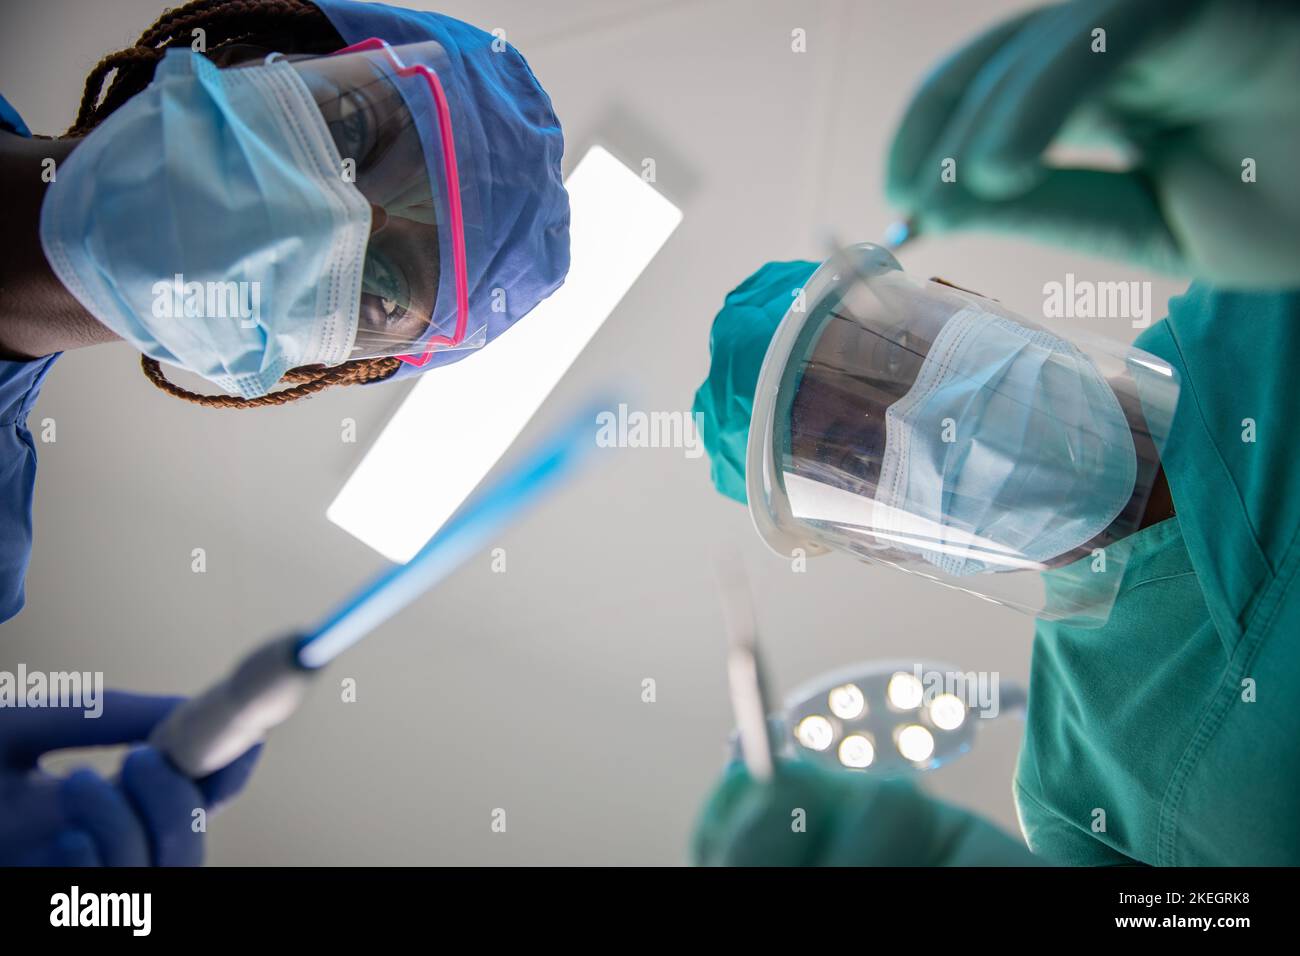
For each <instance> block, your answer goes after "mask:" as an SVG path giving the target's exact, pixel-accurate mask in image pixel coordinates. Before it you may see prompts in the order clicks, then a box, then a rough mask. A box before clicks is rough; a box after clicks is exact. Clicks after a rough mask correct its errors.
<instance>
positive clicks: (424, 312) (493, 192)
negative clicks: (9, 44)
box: [0, 0, 569, 865]
mask: <svg viewBox="0 0 1300 956" xmlns="http://www.w3.org/2000/svg"><path fill="white" fill-rule="evenodd" d="M200 35H201V36H203V37H204V44H203V46H202V49H201V50H200V49H196V48H195V47H194V46H193V45H194V43H195V37H196V36H200ZM0 129H2V130H3V132H0V171H2V172H3V175H0V190H3V200H4V204H5V208H6V210H7V211H8V216H7V218H6V220H5V223H4V226H3V228H4V229H5V230H6V247H7V248H9V249H11V250H14V254H13V255H8V256H6V257H4V259H3V261H0V409H3V412H4V419H3V421H0V441H2V442H4V443H5V444H6V446H7V447H6V449H5V451H4V453H3V455H0V459H2V460H3V466H2V467H0V530H2V531H3V534H2V535H0V541H2V542H3V543H2V544H0V621H4V620H7V619H9V618H11V617H13V616H14V615H16V614H17V613H19V611H20V610H21V609H22V607H23V603H24V600H25V593H24V577H25V574H26V568H27V563H28V557H29V554H30V551H31V543H32V533H33V532H32V520H31V504H32V494H33V488H34V482H35V473H36V448H35V443H34V442H33V439H32V436H31V433H30V431H29V430H28V427H27V416H28V413H29V412H30V410H31V408H32V406H33V405H34V403H35V401H36V399H37V396H38V395H39V392H40V388H41V385H42V383H43V381H44V378H45V376H46V374H47V373H48V371H49V369H50V367H51V365H52V364H53V363H54V362H55V361H56V360H57V358H58V355H59V354H60V353H61V352H62V351H63V350H65V349H68V348H78V347H82V346H88V345H95V344H100V343H104V342H110V341H114V340H117V339H123V340H125V341H127V342H129V343H130V344H131V345H132V346H134V347H135V348H136V349H137V350H139V351H140V352H141V353H142V355H141V362H142V367H143V369H144V372H145V375H146V377H147V378H148V379H149V381H151V382H152V383H153V384H154V385H156V386H157V387H158V388H160V389H162V390H163V391H166V392H167V393H169V394H171V395H173V396H175V397H178V398H182V399H185V400H186V401H189V402H192V403H194V404H198V405H203V406H207V407H214V408H252V407H267V406H274V405H280V404H285V403H287V402H291V401H294V400H296V399H299V398H303V397H307V396H310V395H313V394H316V393H318V392H320V391H321V390H323V389H326V388H330V387H332V386H336V385H352V384H370V383H376V382H382V381H393V380H399V379H404V378H408V377H410V376H413V375H417V374H422V373H424V372H427V371H431V370H436V369H437V368H439V367H441V366H443V365H446V364H448V363H450V362H455V361H458V360H460V359H462V358H464V357H465V356H467V355H468V354H470V352H471V351H473V350H475V349H478V348H483V347H486V346H488V345H490V344H491V342H492V341H493V340H494V339H496V338H497V337H498V336H500V335H502V334H505V333H506V332H508V330H509V329H510V327H511V326H512V325H513V324H514V323H516V322H518V321H520V320H522V319H524V318H525V317H526V316H527V315H528V313H529V312H530V311H531V310H532V309H533V308H534V307H535V306H536V305H537V304H538V303H539V302H541V301H542V300H543V299H545V298H546V297H547V296H549V295H550V294H551V293H552V292H554V291H555V290H556V289H557V288H558V287H559V286H560V285H561V284H562V283H563V281H564V278H565V275H566V273H567V271H568V266H569V242H568V225H569V206H568V197H567V195H566V193H565V190H564V185H563V181H562V177H561V170H560V161H561V157H562V154H563V134H562V132H561V129H560V124H559V120H558V119H557V118H556V116H555V113H554V110H553V108H552V106H551V101H550V98H549V97H548V96H547V94H546V91H545V90H544V89H543V88H542V86H541V84H540V83H539V82H538V81H537V78H536V77H535V76H534V75H533V73H532V71H531V69H530V68H529V66H528V64H527V62H526V61H525V60H524V58H523V57H522V56H521V55H520V54H519V52H518V51H517V50H515V49H514V48H513V47H512V46H510V45H509V44H508V43H505V42H504V41H501V40H498V39H497V38H496V37H494V36H493V35H491V34H489V33H487V32H485V31H483V30H480V29H478V28H476V27H473V26H471V25H469V24H467V23H463V22H461V21H458V20H455V19H452V18H451V17H447V16H443V15H441V14H437V13H431V12H415V11H409V10H403V9H400V8H397V7H390V6H385V5H382V4H373V3H359V2H351V0H322V2H320V3H309V2H306V0H266V2H262V3H250V2H247V0H229V2H227V0H215V2H213V0H199V2H192V3H188V4H186V5H184V6H181V7H178V8H176V9H173V10H168V11H166V12H165V13H163V14H162V16H161V17H160V18H159V20H158V21H157V22H156V23H155V24H154V25H153V26H151V27H150V28H149V29H147V30H146V31H145V32H144V33H143V34H142V35H141V37H140V39H139V40H138V41H137V43H136V45H135V46H134V47H132V48H131V49H128V50H124V51H121V52H119V53H115V54H111V55H109V56H107V57H105V58H104V59H103V60H102V61H101V62H100V63H99V64H98V66H96V68H95V69H94V71H92V73H91V74H90V76H89V77H88V78H87V82H86V92H85V96H84V97H83V99H82V102H81V106H80V109H79V111H78V115H77V119H76V122H75V123H74V124H73V126H72V128H71V129H70V130H69V131H68V133H67V134H66V135H65V136H63V137H60V138H53V139H50V138H34V137H32V136H31V133H30V131H29V130H28V129H27V127H26V126H25V124H24V123H23V121H22V120H21V118H20V117H19V115H18V113H17V111H16V110H15V109H13V107H11V106H10V104H9V103H7V102H5V101H3V100H0ZM50 160H53V161H54V164H55V166H54V168H55V170H56V175H54V176H49V175H48V167H49V161H50ZM168 365H170V366H173V367H178V368H182V369H185V370H188V371H191V372H194V373H197V374H199V375H201V376H203V377H204V378H206V379H208V380H209V381H210V382H211V383H212V384H213V385H214V386H215V390H211V391H206V392H202V393H200V392H194V391H190V390H188V389H185V388H183V387H181V386H180V385H177V384H175V383H174V382H172V381H170V380H169V379H168V377H167V375H166V373H165V371H164V368H165V366H168ZM176 703H177V700H176V699H173V698H152V697H144V696H139V695H132V694H122V693H110V694H109V695H107V697H106V700H105V703H104V710H103V715H102V716H101V717H99V718H98V719H94V720H92V719H84V718H83V716H82V714H80V713H73V712H68V711H66V709H62V708H49V709H23V710H21V711H19V710H10V709H7V708H6V709H4V710H0V820H4V821H6V825H3V826H0V864H13V863H35V864H51V865H75V864H127V865H141V864H146V863H154V864H195V863H198V862H201V860H202V855H203V837H202V834H201V833H196V832H195V831H194V830H193V829H192V828H191V815H192V813H193V811H194V810H195V809H197V808H200V807H211V806H214V805H216V804H219V803H222V802H224V801H225V800H227V799H229V798H231V797H233V796H234V795H235V794H236V793H237V792H238V791H239V789H240V788H242V786H243V785H244V783H245V782H246V780H247V779H248V776H249V773H250V772H251V769H252V765H253V762H254V761H255V759H256V752H255V751H250V752H249V753H248V754H247V755H245V757H244V758H241V759H240V760H239V761H237V762H236V763H235V764H233V765H231V766H230V767H228V768H226V769H225V770H223V771H221V772H220V773H218V774H216V775H214V776H213V777H212V778H208V779H205V780H202V781H197V782H195V781H190V780H189V779H187V778H186V777H184V776H183V775H182V774H179V773H178V772H177V771H176V770H175V768H174V767H172V766H171V765H170V764H168V763H167V762H166V761H165V760H164V759H163V758H162V757H161V755H160V754H159V753H158V752H157V751H156V750H154V749H152V748H150V747H148V746H137V747H136V749H135V750H134V751H133V752H132V753H131V754H130V755H129V756H128V757H127V759H126V762H125V763H124V765H123V769H122V772H121V774H120V775H119V776H118V777H116V778H114V779H111V780H109V779H105V778H102V777H100V776H99V775H98V774H95V773H94V772H92V771H89V770H85V771H78V772H77V773H74V774H72V775H71V776H67V777H60V776H58V775H52V774H49V773H47V772H45V771H44V770H42V769H41V768H40V767H39V766H38V765H37V758H38V757H39V756H40V755H41V754H42V753H44V752H47V751H50V750H56V749H60V748H65V747H79V746H87V745H95V744H102V743H127V744H132V743H136V744H138V743H139V742H141V741H144V740H146V739H147V738H148V736H149V733H150V732H151V730H152V728H153V727H154V726H156V725H157V724H158V723H159V722H160V721H161V720H163V719H164V718H165V717H166V715H167V714H168V713H170V712H171V710H172V709H173V708H174V706H175V705H176Z"/></svg>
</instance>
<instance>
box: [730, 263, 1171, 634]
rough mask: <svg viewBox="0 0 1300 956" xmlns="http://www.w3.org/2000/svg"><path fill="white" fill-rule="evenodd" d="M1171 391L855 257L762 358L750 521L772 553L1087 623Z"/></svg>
mask: <svg viewBox="0 0 1300 956" xmlns="http://www.w3.org/2000/svg"><path fill="white" fill-rule="evenodd" d="M1178 388H1179V386H1178V379H1177V375H1176V373H1175V372H1174V370H1173V369H1172V368H1171V367H1170V366H1169V365H1168V364H1167V363H1165V362H1164V361H1162V360H1161V359H1158V358H1156V357H1155V356H1153V355H1150V354H1148V353H1145V352H1143V351H1141V350H1139V349H1136V348H1133V347H1131V346H1126V345H1121V344H1119V343H1116V342H1112V341H1109V340H1107V339H1104V338H1100V337H1096V336H1091V335H1089V334H1087V333H1084V332H1078V331H1076V330H1070V331H1069V332H1068V336H1067V335H1066V334H1063V333H1062V332H1061V331H1060V330H1058V329H1050V330H1049V329H1048V328H1046V327H1044V326H1042V325H1038V324H1036V323H1033V322H1030V321H1028V320H1026V319H1024V318H1021V317H1020V316H1017V315H1016V314H1014V313H1012V312H1010V311H1009V310H1007V309H1005V308H1003V307H1002V306H1000V305H999V304H998V303H997V302H994V301H993V300H991V299H986V298H983V297H980V296H978V295H975V294H973V293H967V292H964V291H962V290H960V289H956V288H954V287H952V286H949V285H947V284H944V283H942V282H940V281H935V280H930V281H927V280H922V279H917V278H913V277H911V276H908V275H906V274H905V273H904V272H902V271H901V269H900V268H899V266H898V263H897V262H896V261H895V260H894V259H893V257H892V256H891V255H890V254H889V253H888V252H886V251H885V250H883V249H880V248H879V247H876V246H872V245H867V244H864V245H860V246H854V247H851V248H849V249H847V250H844V251H843V252H842V253H841V254H840V255H838V256H837V257H836V258H834V259H832V260H830V261H828V262H827V263H826V264H824V265H823V266H822V267H821V269H819V270H818V271H817V272H816V273H815V274H814V275H813V277H812V278H811V279H810V280H809V282H808V284H807V286H806V287H805V288H804V290H803V293H802V295H800V296H798V297H796V300H795V303H794V305H793V306H792V307H791V309H790V311H789V312H788V313H787V314H786V316H785V318H784V319H783V320H782V323H781V325H780V327H779V328H778V330H777V334H776V336H775V337H774V339H773V341H772V344H771V346H770V347H769V349H768V353H767V356H766V358H765V360H764V364H763V369H762V372H761V373H760V378H759V384H758V389H757V392H756V394H755V409H754V418H753V422H752V425H751V429H750V435H749V448H748V462H747V475H746V480H747V483H748V492H749V501H750V510H751V514H752V515H753V518H754V522H755V525H756V526H757V528H758V530H759V532H760V534H762V535H763V537H764V539H765V540H766V541H767V543H768V544H769V545H770V546H771V547H772V548H773V549H774V550H776V551H778V552H779V553H782V554H785V555H789V554H790V553H791V552H792V551H794V550H795V549H796V548H802V549H804V550H805V551H808V552H811V553H821V552H823V551H825V550H827V549H835V550H838V551H844V552H848V553H850V554H853V555H855V556H857V557H859V558H862V559H864V560H866V561H868V562H870V563H872V564H879V565H884V566H889V567H892V568H896V569H899V570H902V571H906V572H908V573H912V574H918V575H922V576H924V577H926V578H928V579H931V580H933V581H935V582H937V583H940V584H943V585H945V586H948V587H952V588H956V589H959V590H962V591H965V592H967V593H969V594H972V595H974V596H977V597H981V598H984V599H986V600H989V601H993V602H996V603H999V604H1004V605H1008V606H1010V607H1014V608H1017V609H1019V610H1021V611H1024V612H1026V613H1029V614H1033V615H1037V616H1040V617H1043V618H1046V619H1053V620H1062V619H1068V620H1073V621H1076V622H1078V623H1082V624H1100V623H1104V621H1105V620H1106V619H1107V617H1108V616H1109V613H1110V609H1111V607H1112V606H1113V604H1114V600H1115V595H1116V593H1117V591H1118V589H1119V584H1120V581H1121V580H1122V578H1123V572H1124V567H1125V565H1126V563H1127V558H1128V551H1129V549H1130V546H1131V541H1130V539H1131V536H1132V535H1133V534H1134V533H1136V532H1137V531H1138V530H1139V529H1140V528H1142V527H1143V526H1144V524H1146V523H1149V519H1150V516H1149V515H1148V504H1150V503H1152V502H1151V498H1152V492H1153V489H1155V488H1156V487H1157V486H1158V484H1159V475H1160V454H1161V451H1162V450H1163V448H1164V444H1165V440H1166V438H1167V436H1168V434H1169V427H1170V423H1171V421H1172V418H1173V413H1174V409H1175V406H1176V404H1177V400H1178Z"/></svg>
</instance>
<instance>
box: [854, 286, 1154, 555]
mask: <svg viewBox="0 0 1300 956" xmlns="http://www.w3.org/2000/svg"><path fill="white" fill-rule="evenodd" d="M885 428H886V439H885V451H884V457H883V459H882V462H881V471H880V481H879V483H878V485H877V488H876V495H875V503H876V505H877V509H876V512H877V516H878V522H879V524H880V526H881V527H883V528H885V529H886V530H887V531H894V532H897V533H898V537H897V538H896V539H895V540H910V541H912V542H913V543H914V544H913V545H912V546H911V547H912V549H914V550H916V551H917V552H918V553H919V554H920V555H921V556H922V557H923V558H924V559H925V560H926V561H927V562H929V563H930V564H932V565H934V566H936V567H938V568H939V569H941V570H943V571H945V572H947V573H948V574H952V575H967V574H974V573H977V572H981V571H1000V570H1015V569H1018V568H1023V567H1027V566H1032V565H1034V564H1037V563H1044V562H1047V561H1050V560H1051V559H1053V558H1056V557H1058V556H1060V555H1064V554H1067V553H1069V552H1071V551H1073V550H1074V549H1076V548H1078V547H1080V546H1081V545H1083V544H1085V543H1087V542H1088V541H1091V540H1092V539H1093V538H1095V537H1096V536H1097V535H1098V534H1099V533H1100V532H1101V531H1103V530H1104V529H1105V528H1107V527H1108V526H1109V525H1110V524H1111V523H1112V522H1113V521H1114V520H1115V518H1116V517H1117V516H1118V515H1119V513H1120V511H1121V510H1123V508H1124V506H1125V505H1126V504H1127V503H1128V502H1129V500H1130V498H1131V496H1132V494H1133V487H1134V481H1135V478H1136V473H1137V456H1136V453H1135V451H1134V447H1133V436H1132V433H1131V431H1130V429H1129V424H1128V420H1127V419H1126V418H1125V416H1124V412H1123V410H1122V409H1121V408H1120V405H1119V401H1118V400H1117V399H1116V397H1115V394H1114V392H1113V391H1112V390H1111V388H1110V386H1109V385H1108V384H1107V383H1106V380H1105V379H1104V378H1103V377H1102V375H1101V373H1100V372H1099V371H1098V369H1097V367H1096V366H1095V365H1094V364H1093V363H1092V361H1091V360H1090V359H1089V358H1088V357H1087V356H1085V355H1084V354H1083V353H1082V352H1080V351H1079V350H1078V349H1077V348H1075V347H1074V346H1073V345H1071V344H1070V343H1069V342H1067V341H1065V340H1064V339H1062V338H1060V337H1059V336H1056V335H1053V334H1052V333H1050V332H1047V331H1045V330H1041V329H1031V328H1029V327H1027V326H1024V325H1021V324H1020V323H1018V322H1014V321H1012V320H1010V319H1007V318H1004V317H1002V316H1000V315H994V314H991V313H988V312H985V311H983V310H981V309H979V308H970V309H967V310H965V311H963V312H960V313H958V314H957V315H956V316H954V317H953V318H952V319H950V320H949V321H948V322H947V323H946V324H945V325H944V327H943V329H942V330H941V331H940V332H939V334H938V336H937V337H936V339H935V341H934V344H933V345H932V346H931V348H930V351H929V352H928V353H927V355H926V357H925V361H924V363H923V364H922V367H921V370H920V372H919V373H918V375H917V378H916V382H915V383H914V384H913V385H912V387H911V389H910V390H909V391H908V392H907V394H906V395H904V396H903V398H901V399H899V400H898V401H897V402H895V403H894V404H893V405H891V406H889V408H888V409H887V410H886V412H885ZM920 542H926V544H922V543H920ZM927 544H928V546H927Z"/></svg>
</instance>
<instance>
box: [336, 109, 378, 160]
mask: <svg viewBox="0 0 1300 956" xmlns="http://www.w3.org/2000/svg"><path fill="white" fill-rule="evenodd" d="M329 128H330V135H331V136H332V137H333V138H334V145H335V146H337V147H338V150H339V155H341V156H343V157H344V158H345V159H352V160H355V161H356V164H357V167H358V168H364V167H365V165H366V159H367V157H368V156H369V154H370V150H371V147H372V146H373V145H374V144H373V142H372V140H373V139H374V136H373V132H372V124H371V120H370V110H369V104H368V103H367V101H366V99H365V97H363V96H361V95H360V94H358V93H356V92H352V93H348V94H347V95H345V96H343V97H342V98H341V99H340V100H339V102H338V108H337V116H336V118H335V119H334V120H333V121H331V122H330V124H329Z"/></svg>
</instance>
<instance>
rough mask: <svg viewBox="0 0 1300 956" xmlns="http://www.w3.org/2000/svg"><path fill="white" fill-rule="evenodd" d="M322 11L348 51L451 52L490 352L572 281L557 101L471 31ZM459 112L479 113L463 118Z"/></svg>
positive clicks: (364, 6) (508, 55) (515, 56)
mask: <svg viewBox="0 0 1300 956" xmlns="http://www.w3.org/2000/svg"><path fill="white" fill-rule="evenodd" d="M314 2H315V4H316V6H318V7H319V8H320V9H321V11H322V12H323V13H324V14H325V16H326V17H328V18H329V21H330V23H332V24H333V25H334V29H336V30H338V32H339V34H340V35H341V36H342V37H343V39H344V41H345V42H346V43H347V44H348V45H351V44H353V43H359V42H360V41H362V40H366V39H369V38H370V37H378V38H379V39H381V40H386V41H387V42H388V43H389V44H391V45H392V46H400V45H402V44H405V43H423V42H427V41H429V40H434V41H436V42H437V43H439V44H441V46H442V48H443V49H444V50H445V51H446V53H447V57H448V59H449V60H450V62H451V65H452V75H451V76H441V75H440V76H439V79H441V80H442V82H443V85H444V87H447V88H448V89H447V92H448V99H449V100H450V101H451V103H452V104H453V105H452V109H453V115H452V126H453V128H454V129H455V135H456V141H457V143H461V142H464V143H466V144H467V146H468V150H467V151H468V152H471V153H472V154H473V155H474V157H475V165H474V168H473V169H471V170H463V171H462V175H466V174H468V175H473V176H474V178H475V179H476V181H477V183H476V185H477V191H478V197H479V205H480V212H481V215H482V217H483V222H482V224H481V225H482V228H483V242H482V247H483V248H484V249H485V250H486V255H479V256H477V257H473V258H471V259H470V261H469V262H468V267H469V308H470V317H471V323H473V320H475V319H479V318H480V317H485V318H486V319H487V340H488V342H491V341H492V340H493V339H494V338H496V337H497V336H498V335H500V334H501V333H502V332H504V331H505V330H506V329H508V328H510V326H512V325H514V324H515V323H516V322H517V321H519V320H520V319H522V318H523V317H524V316H525V315H527V314H528V313H529V312H531V311H532V310H533V307H534V306H536V305H537V303H539V302H541V301H542V300H543V299H545V298H546V297H547V296H548V295H550V294H551V293H552V292H554V291H555V290H556V289H558V288H559V287H560V285H561V284H562V283H563V282H564V277H565V275H566V274H567V273H568V271H569V196H568V193H566V192H565V191H564V180H563V177H562V176H561V174H560V158H561V157H562V156H563V154H564V134H563V133H562V132H561V130H560V121H559V120H558V119H556V117H555V111H554V110H553V109H552V107H551V98H550V97H549V96H547V94H546V91H545V90H544V89H542V85H541V84H540V83H538V82H537V77H535V76H534V75H533V71H532V70H531V69H529V67H528V63H527V62H526V61H525V60H524V58H523V57H522V56H521V55H520V53H519V51H518V50H516V49H515V48H514V47H513V46H510V45H509V44H503V43H501V42H500V41H497V40H496V38H495V37H494V36H492V34H490V33H485V32H484V31H482V30H480V29H478V28H477V27H473V26H470V25H469V24H468V23H463V22H461V21H460V20H454V19H452V18H451V17H448V16H443V15H442V14H440V13H427V12H423V11H414V10H403V9H400V8H398V7H390V6H388V5H386V4H382V3H359V2H356V0H314ZM494 41H495V42H496V43H497V49H496V50H494V49H493V48H492V44H493V42H494ZM457 104H471V105H472V107H473V108H472V109H471V110H469V111H466V112H463V113H456V112H454V111H455V110H456V109H457ZM476 260H477V261H476ZM494 289H503V290H504V291H505V295H504V297H497V298H496V300H495V301H494V296H493V290H494ZM502 298H503V300H504V301H502ZM473 351H474V350H473V349H469V350H465V349H457V350H451V351H442V352H436V353H434V355H433V357H432V358H431V359H430V360H429V361H428V363H427V364H425V365H423V366H421V367H416V366H414V365H408V364H406V363H402V367H401V368H400V369H399V370H398V371H397V373H396V374H394V375H393V376H392V377H391V378H389V379H387V380H386V381H393V380H394V379H399V378H405V377H407V376H410V375H416V374H419V373H420V372H423V371H426V370H428V369H431V368H437V367H439V366H442V365H449V364H451V363H452V362H456V361H459V360H460V359H462V358H464V357H465V356H466V355H469V354H470V353H471V352H473Z"/></svg>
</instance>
